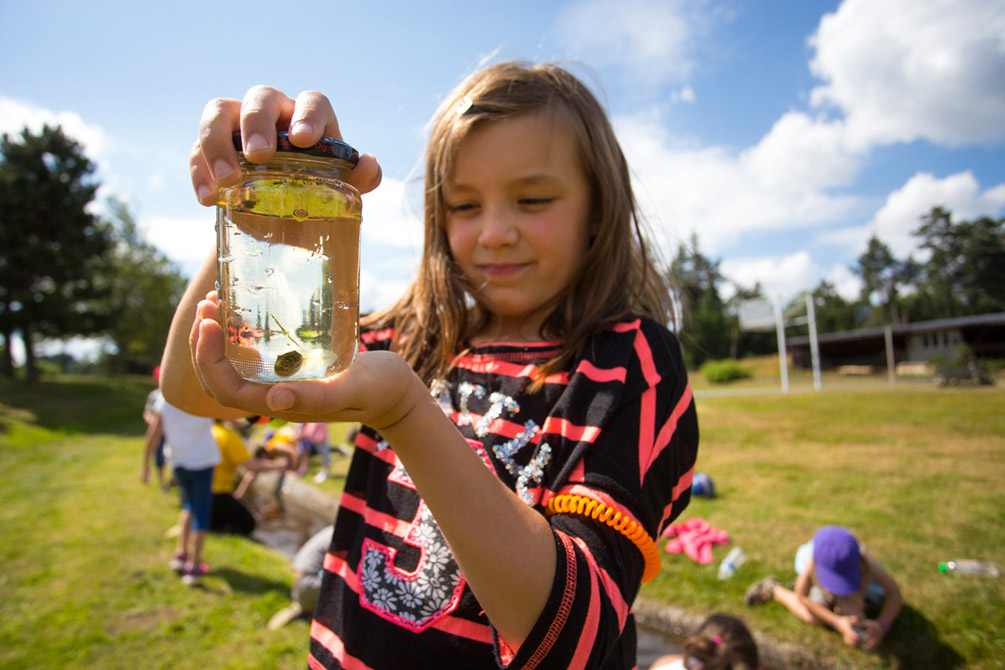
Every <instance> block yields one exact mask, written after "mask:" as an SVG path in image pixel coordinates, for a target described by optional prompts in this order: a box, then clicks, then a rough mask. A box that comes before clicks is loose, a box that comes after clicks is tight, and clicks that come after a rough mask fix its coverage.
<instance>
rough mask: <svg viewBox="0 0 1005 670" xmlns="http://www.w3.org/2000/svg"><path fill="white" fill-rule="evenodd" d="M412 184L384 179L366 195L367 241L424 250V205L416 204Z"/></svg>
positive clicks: (364, 208)
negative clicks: (412, 194)
mask: <svg viewBox="0 0 1005 670" xmlns="http://www.w3.org/2000/svg"><path fill="white" fill-rule="evenodd" d="M408 187H409V185H408V183H407V182H403V181H401V180H398V179H391V178H388V177H384V179H383V180H381V182H380V186H378V187H377V189H376V190H374V191H371V192H370V193H367V194H365V195H364V196H363V228H362V231H363V239H364V242H373V243H379V244H384V245H387V246H391V247H398V248H403V249H412V250H415V249H421V248H422V214H421V212H422V202H421V200H419V201H418V202H415V203H413V201H412V198H411V197H410V193H409V190H408Z"/></svg>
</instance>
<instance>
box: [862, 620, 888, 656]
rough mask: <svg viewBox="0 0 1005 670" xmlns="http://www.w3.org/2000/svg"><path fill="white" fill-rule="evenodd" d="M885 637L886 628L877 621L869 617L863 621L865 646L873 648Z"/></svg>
mask: <svg viewBox="0 0 1005 670" xmlns="http://www.w3.org/2000/svg"><path fill="white" fill-rule="evenodd" d="M884 637H886V628H885V627H884V626H883V624H881V623H880V622H879V621H876V620H875V619H869V620H868V621H866V622H865V647H866V649H875V648H876V647H878V646H879V643H880V642H882V641H883V638H884Z"/></svg>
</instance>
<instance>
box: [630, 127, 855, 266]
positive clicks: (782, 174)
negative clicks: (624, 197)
mask: <svg viewBox="0 0 1005 670" xmlns="http://www.w3.org/2000/svg"><path fill="white" fill-rule="evenodd" d="M615 126H616V128H617V132H618V136H619V139H620V141H621V144H622V147H623V149H624V151H625V154H626V156H627V159H628V162H629V165H631V166H632V168H633V173H634V176H635V178H636V179H635V181H636V184H635V188H636V193H637V195H638V197H639V201H640V203H641V204H642V206H643V208H644V210H645V211H646V212H647V213H648V215H649V218H650V220H651V221H652V223H653V224H654V227H657V228H662V229H663V240H662V241H663V243H664V244H668V245H669V246H670V251H671V252H672V250H673V249H674V248H675V247H676V243H677V242H679V241H680V240H682V239H687V238H689V237H690V236H691V234H692V233H695V234H697V235H698V238H699V246H700V248H701V249H702V251H703V252H704V253H706V254H711V255H717V254H718V253H720V252H721V251H722V250H723V249H727V248H730V247H732V246H733V245H737V244H739V243H741V242H742V240H743V238H744V237H745V236H748V235H750V234H752V233H755V232H756V233H763V232H765V231H771V230H785V229H807V228H811V227H815V226H820V225H823V224H827V223H833V222H836V221H841V220H843V218H844V217H845V216H847V215H848V213H849V212H851V211H853V210H854V209H855V208H856V207H858V206H859V203H858V202H857V200H856V199H854V198H853V197H850V196H841V195H832V194H830V193H828V191H827V189H828V188H829V187H833V186H838V185H843V184H845V183H847V182H849V181H850V180H851V179H852V178H853V177H854V175H855V173H856V172H857V170H858V160H857V159H856V157H855V156H854V155H852V154H851V153H850V152H849V151H848V150H847V149H846V148H845V147H844V146H843V144H842V142H841V134H840V129H839V125H835V124H828V123H823V122H817V121H812V120H810V119H808V118H807V117H805V116H802V115H798V114H791V115H786V116H785V117H783V119H781V120H780V121H779V122H778V123H777V124H776V126H775V127H774V128H773V129H772V131H771V132H769V133H768V134H767V135H766V136H765V137H764V138H763V139H762V140H761V142H760V143H759V144H758V145H756V146H754V147H752V148H750V149H748V150H746V151H744V152H741V153H737V152H735V151H731V150H730V149H728V148H725V147H701V146H694V145H692V144H686V143H680V142H676V141H675V140H674V139H673V138H671V137H670V136H669V135H668V134H667V133H666V131H665V129H664V128H663V127H662V126H661V125H659V124H658V123H657V122H655V121H654V120H652V119H646V118H640V117H635V118H621V119H615Z"/></svg>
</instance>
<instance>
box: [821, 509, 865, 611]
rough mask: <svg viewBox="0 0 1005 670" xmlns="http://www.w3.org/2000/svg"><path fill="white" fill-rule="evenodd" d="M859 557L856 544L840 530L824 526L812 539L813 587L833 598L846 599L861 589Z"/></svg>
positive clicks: (855, 541) (847, 532) (849, 534)
mask: <svg viewBox="0 0 1005 670" xmlns="http://www.w3.org/2000/svg"><path fill="white" fill-rule="evenodd" d="M861 557H862V555H861V553H860V552H859V548H858V540H856V539H855V536H854V535H852V534H851V533H850V532H849V531H848V530H847V529H845V528H842V527H841V526H824V527H822V528H821V529H820V530H818V531H817V532H816V533H815V534H814V535H813V565H814V568H815V570H816V578H817V583H819V584H820V586H822V587H823V588H825V589H826V590H827V591H829V592H830V593H832V594H834V595H836V596H848V595H851V594H852V593H856V592H857V591H858V590H859V588H861V586H862V566H861Z"/></svg>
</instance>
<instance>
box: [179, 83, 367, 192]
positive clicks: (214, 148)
mask: <svg viewBox="0 0 1005 670" xmlns="http://www.w3.org/2000/svg"><path fill="white" fill-rule="evenodd" d="M277 129H279V130H283V129H288V130H289V133H290V141H291V142H292V143H293V144H295V145H296V146H299V147H306V146H310V145H311V144H314V143H315V142H317V141H318V140H319V139H321V137H322V136H327V137H332V138H335V139H337V140H341V139H342V132H341V130H340V128H339V123H338V118H337V117H336V116H335V110H334V109H333V108H332V104H331V101H329V100H328V98H327V97H325V96H324V95H322V94H321V93H319V92H318V91H304V92H303V93H301V94H300V95H298V96H297V98H296V100H294V99H293V98H290V97H288V96H287V95H286V94H284V93H283V92H282V91H280V90H278V89H275V88H272V87H271V86H255V87H253V88H251V89H249V90H248V92H247V93H246V94H245V96H244V99H243V100H234V99H230V98H216V99H214V100H211V101H210V102H209V103H208V104H207V105H206V107H205V108H204V109H203V112H202V118H201V119H200V121H199V140H198V142H197V143H196V145H195V146H193V148H192V153H191V154H190V156H189V172H190V175H191V179H192V186H193V188H194V189H195V192H196V197H197V198H198V200H199V202H200V203H201V204H203V205H213V204H215V203H216V192H217V188H219V187H220V186H232V185H233V184H235V183H236V182H237V179H238V176H239V175H240V164H239V162H238V157H237V150H236V149H235V148H234V144H233V135H234V133H235V132H237V131H240V133H241V142H242V147H241V148H242V151H243V153H244V155H245V157H246V158H247V159H248V160H250V161H251V162H253V163H264V162H266V161H268V160H269V159H270V158H271V157H272V155H273V154H274V153H275V151H276V130H277ZM380 180H381V169H380V165H378V164H377V160H376V159H375V158H374V157H373V156H371V155H369V154H363V155H361V156H360V158H359V163H358V164H357V166H356V168H355V169H354V170H353V171H352V175H351V176H350V178H349V181H350V182H351V183H352V184H353V186H355V187H356V188H357V189H358V190H359V191H360V193H368V192H370V191H372V190H373V189H375V188H377V185H378V184H380Z"/></svg>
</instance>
